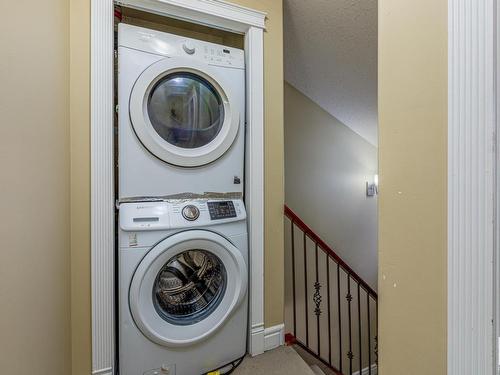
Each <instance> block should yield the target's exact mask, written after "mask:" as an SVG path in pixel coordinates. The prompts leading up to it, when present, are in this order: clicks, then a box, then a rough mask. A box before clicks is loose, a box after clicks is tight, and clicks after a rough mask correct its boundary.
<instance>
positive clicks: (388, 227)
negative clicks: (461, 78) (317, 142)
mask: <svg viewBox="0 0 500 375" xmlns="http://www.w3.org/2000/svg"><path fill="white" fill-rule="evenodd" d="M379 27H380V29H379V119H380V125H379V126H380V130H379V131H380V133H379V134H380V142H379V150H380V154H379V158H380V160H379V162H380V164H379V166H380V195H379V267H380V268H379V275H380V276H379V298H380V300H379V321H380V325H379V328H380V373H382V374H383V375H401V374H405V375H413V374H414V375H417V374H433V375H434V374H435V375H444V374H446V324H447V323H446V300H447V297H446V293H447V286H446V274H447V273H446V236H447V234H446V233H447V224H446V220H447V219H446V200H447V198H446V189H447V186H446V184H447V180H446V176H447V158H446V155H447V1H446V0H420V1H413V0H380V2H379Z"/></svg>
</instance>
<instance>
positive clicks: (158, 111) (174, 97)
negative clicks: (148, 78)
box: [148, 73, 224, 148]
mask: <svg viewBox="0 0 500 375" xmlns="http://www.w3.org/2000/svg"><path fill="white" fill-rule="evenodd" d="M148 115H149V119H150V121H151V124H152V125H153V128H154V129H155V130H156V132H157V133H158V135H159V136H160V137H161V138H162V139H164V140H165V141H167V142H168V143H170V144H172V145H174V146H177V147H180V148H197V147H202V146H205V145H207V144H209V143H210V142H212V141H213V140H214V139H215V137H217V135H218V134H219V132H220V130H221V128H222V124H223V123H224V104H223V103H222V99H221V97H220V95H219V94H218V93H217V91H216V90H215V88H214V87H213V85H212V84H211V83H210V82H208V81H207V80H205V79H203V78H201V77H199V76H197V75H195V74H192V73H173V74H169V75H167V76H166V77H164V78H162V79H161V80H160V81H159V82H157V83H156V84H155V85H154V86H153V88H152V89H151V92H150V95H149V100H148Z"/></svg>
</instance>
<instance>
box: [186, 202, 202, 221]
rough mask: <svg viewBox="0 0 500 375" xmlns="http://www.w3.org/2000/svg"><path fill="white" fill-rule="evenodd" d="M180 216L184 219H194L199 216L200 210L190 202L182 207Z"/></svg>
mask: <svg viewBox="0 0 500 375" xmlns="http://www.w3.org/2000/svg"><path fill="white" fill-rule="evenodd" d="M182 216H183V217H184V219H186V220H189V221H195V220H196V219H198V218H199V217H200V210H199V209H198V207H196V206H193V205H192V204H190V205H187V206H185V207H184V208H183V209H182Z"/></svg>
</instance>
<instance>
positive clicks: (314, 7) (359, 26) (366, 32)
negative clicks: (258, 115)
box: [284, 0, 378, 145]
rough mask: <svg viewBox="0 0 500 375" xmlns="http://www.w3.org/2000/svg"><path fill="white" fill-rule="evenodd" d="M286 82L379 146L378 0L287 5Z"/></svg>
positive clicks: (287, 0)
mask: <svg viewBox="0 0 500 375" xmlns="http://www.w3.org/2000/svg"><path fill="white" fill-rule="evenodd" d="M284 8H285V18H284V27H285V35H284V38H285V79H286V80H287V81H288V82H289V83H291V84H292V85H293V86H295V87H296V88H297V89H298V90H300V91H301V92H302V93H304V94H305V95H306V96H308V97H309V98H310V99H312V100H313V101H315V102H316V103H317V104H318V105H319V106H321V107H322V108H323V109H324V110H326V111H327V112H329V113H330V114H331V115H333V116H335V117H336V118H337V119H339V120H340V121H341V122H343V123H344V124H345V125H347V126H348V127H350V128H351V129H352V130H354V131H355V132H356V133H358V134H359V135H361V136H362V137H363V138H365V139H366V140H367V141H369V142H370V143H372V144H374V145H377V136H378V135H377V1H376V0H284Z"/></svg>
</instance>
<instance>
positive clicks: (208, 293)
mask: <svg viewBox="0 0 500 375" xmlns="http://www.w3.org/2000/svg"><path fill="white" fill-rule="evenodd" d="M247 278H248V274H247V265H246V262H245V260H244V258H243V256H242V254H241V252H240V251H239V250H238V249H237V248H236V247H235V246H234V245H233V244H232V243H231V242H230V241H229V240H228V239H226V238H224V237H222V236H220V235H219V234H216V233H213V232H210V231H205V230H187V231H184V232H180V233H177V234H174V235H172V236H170V237H167V238H165V239H164V240H163V241H160V242H159V243H158V244H156V245H155V246H154V247H153V248H152V249H151V250H149V252H148V253H147V254H146V255H145V256H144V258H142V260H141V261H140V263H139V265H138V266H137V268H136V270H135V272H134V275H133V276H132V280H131V283H130V290H129V306H130V312H131V314H132V317H133V319H134V322H135V324H136V325H137V327H138V328H139V329H140V331H141V332H142V333H143V334H144V335H145V336H146V337H148V338H149V339H150V340H152V341H153V342H156V343H158V344H160V345H165V346H185V345H191V344H194V343H196V342H199V341H202V340H204V339H205V338H207V337H209V336H210V335H212V334H213V333H214V332H216V331H217V330H218V329H219V328H220V327H221V326H222V325H223V324H224V323H225V322H226V320H227V319H228V318H229V316H231V314H232V313H233V312H234V310H235V309H236V308H237V307H238V306H239V305H240V304H241V302H242V301H243V299H244V298H245V297H246V291H247V282H248V280H247Z"/></svg>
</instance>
